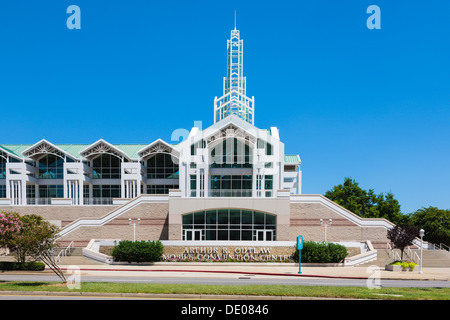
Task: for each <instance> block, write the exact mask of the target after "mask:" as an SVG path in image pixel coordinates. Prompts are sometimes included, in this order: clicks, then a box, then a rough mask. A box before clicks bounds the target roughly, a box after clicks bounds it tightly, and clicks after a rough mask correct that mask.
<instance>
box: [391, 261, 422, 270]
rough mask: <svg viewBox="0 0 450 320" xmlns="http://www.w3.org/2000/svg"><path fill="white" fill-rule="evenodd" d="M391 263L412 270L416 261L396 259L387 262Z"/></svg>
mask: <svg viewBox="0 0 450 320" xmlns="http://www.w3.org/2000/svg"><path fill="white" fill-rule="evenodd" d="M389 264H391V265H399V266H401V267H402V268H403V269H408V268H409V269H411V270H414V268H415V267H416V266H417V263H414V262H411V261H401V260H396V261H393V262H391V263H389Z"/></svg>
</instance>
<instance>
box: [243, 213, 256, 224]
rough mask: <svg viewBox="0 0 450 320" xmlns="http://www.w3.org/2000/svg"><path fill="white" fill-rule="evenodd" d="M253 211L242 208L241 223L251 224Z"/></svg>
mask: <svg viewBox="0 0 450 320" xmlns="http://www.w3.org/2000/svg"><path fill="white" fill-rule="evenodd" d="M252 216H253V212H252V211H248V210H242V224H252V223H253V221H252V220H253V219H252Z"/></svg>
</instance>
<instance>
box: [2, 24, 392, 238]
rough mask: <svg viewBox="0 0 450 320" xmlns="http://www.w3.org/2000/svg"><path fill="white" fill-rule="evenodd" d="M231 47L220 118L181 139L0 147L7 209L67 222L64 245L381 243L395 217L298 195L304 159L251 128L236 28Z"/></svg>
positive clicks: (269, 131)
mask: <svg viewBox="0 0 450 320" xmlns="http://www.w3.org/2000/svg"><path fill="white" fill-rule="evenodd" d="M227 53H228V54H227V73H226V76H225V77H224V81H223V94H222V96H221V97H219V98H218V97H216V98H215V99H214V104H213V106H214V108H213V110H211V111H213V115H214V123H213V124H212V125H211V126H209V127H207V128H202V125H201V123H199V122H196V123H195V125H194V127H193V128H192V129H191V130H190V131H188V132H189V134H188V136H187V137H185V138H184V139H183V141H182V142H180V143H177V144H173V143H170V142H166V141H164V140H162V139H157V140H156V141H153V142H149V143H144V144H112V143H110V142H108V141H106V140H104V139H99V140H98V141H95V142H93V143H88V144H54V143H52V142H51V141H47V140H45V139H43V140H41V141H38V142H36V143H34V144H26V145H24V144H17V145H11V144H9V145H7V144H0V210H5V211H16V212H18V213H20V214H31V213H34V214H38V215H41V216H43V217H44V218H45V219H47V220H48V221H50V222H52V223H54V224H56V225H58V226H59V227H61V233H60V236H61V237H60V242H61V243H62V244H63V245H64V244H69V243H74V244H75V246H85V245H87V244H88V243H89V242H90V241H91V240H92V239H118V240H120V239H122V240H123V239H129V240H130V239H136V240H161V241H168V242H170V243H176V242H179V243H188V242H194V241H195V242H196V243H200V244H205V245H206V244H211V243H213V244H214V243H217V244H218V243H222V242H227V241H228V242H230V243H231V242H232V243H245V244H248V243H254V244H255V245H256V244H258V243H264V244H267V243H272V244H273V245H275V246H276V244H277V243H282V242H286V241H287V242H292V241H295V240H296V237H297V236H298V235H302V236H303V238H304V239H305V240H313V241H324V240H325V239H327V241H336V242H358V243H361V242H365V241H370V242H371V244H372V245H373V246H374V247H385V246H386V242H387V238H386V231H387V230H388V229H389V228H391V227H392V224H391V223H390V222H389V221H387V220H385V219H363V218H361V217H359V216H357V215H355V214H353V213H352V212H350V211H348V210H346V209H344V208H342V207H341V206H339V205H337V204H336V203H334V202H332V201H330V200H329V199H327V198H325V197H324V196H322V195H318V194H303V193H302V171H301V159H300V156H299V155H298V154H285V146H284V143H283V142H282V139H281V138H282V137H281V135H280V132H279V130H278V128H277V127H270V128H263V129H261V128H258V127H257V126H256V122H255V119H257V118H256V117H255V98H254V97H251V98H250V97H249V96H247V92H246V77H244V75H243V40H242V39H241V38H240V32H239V30H236V28H235V29H234V30H232V31H231V37H230V39H229V40H228V41H227ZM130 224H132V225H133V226H134V228H132V227H130ZM325 226H328V227H325Z"/></svg>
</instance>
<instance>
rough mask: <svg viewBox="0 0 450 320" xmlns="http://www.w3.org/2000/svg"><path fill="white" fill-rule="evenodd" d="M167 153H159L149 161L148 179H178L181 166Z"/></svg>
mask: <svg viewBox="0 0 450 320" xmlns="http://www.w3.org/2000/svg"><path fill="white" fill-rule="evenodd" d="M172 157H173V155H171V154H167V153H157V154H155V155H154V156H152V157H150V158H149V159H148V160H147V178H148V179H178V178H179V166H178V163H177V162H176V161H175V162H174V160H175V159H173V158H172Z"/></svg>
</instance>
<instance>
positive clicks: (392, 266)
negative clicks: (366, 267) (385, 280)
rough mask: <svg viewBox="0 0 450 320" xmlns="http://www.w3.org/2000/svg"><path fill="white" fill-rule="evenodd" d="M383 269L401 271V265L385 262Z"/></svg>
mask: <svg viewBox="0 0 450 320" xmlns="http://www.w3.org/2000/svg"><path fill="white" fill-rule="evenodd" d="M384 269H385V270H387V271H402V266H400V265H392V264H387V265H385V266H384Z"/></svg>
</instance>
